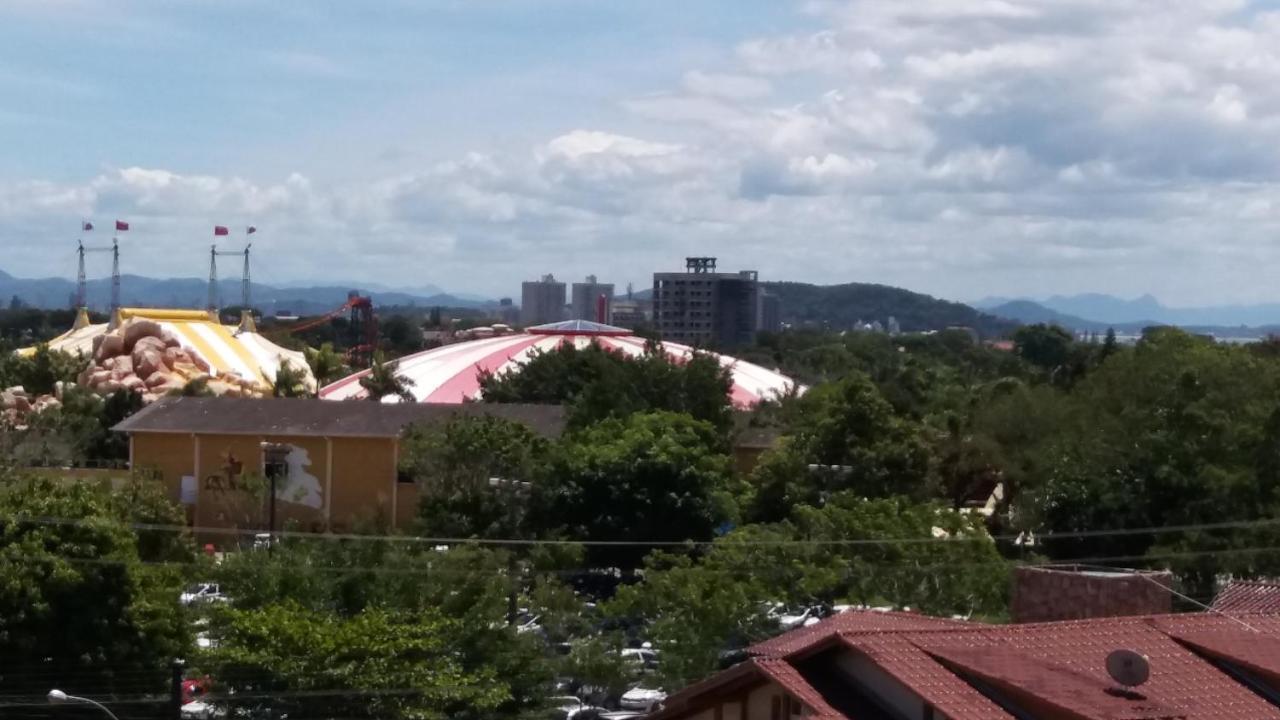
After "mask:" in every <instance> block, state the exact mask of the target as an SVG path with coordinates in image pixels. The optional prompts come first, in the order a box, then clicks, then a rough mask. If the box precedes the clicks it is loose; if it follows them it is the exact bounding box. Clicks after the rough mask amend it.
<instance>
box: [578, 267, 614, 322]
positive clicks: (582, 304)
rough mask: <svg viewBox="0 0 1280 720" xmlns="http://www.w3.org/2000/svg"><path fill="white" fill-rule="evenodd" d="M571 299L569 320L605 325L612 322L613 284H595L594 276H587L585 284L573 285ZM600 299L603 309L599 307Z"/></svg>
mask: <svg viewBox="0 0 1280 720" xmlns="http://www.w3.org/2000/svg"><path fill="white" fill-rule="evenodd" d="M572 297H573V301H572V303H571V304H570V312H569V315H570V317H569V319H570V320H590V321H591V322H598V323H605V324H610V323H612V322H613V283H602V282H597V281H596V276H595V275H588V276H587V280H586V282H580V283H574V284H573V288H572ZM601 298H604V300H603V303H604V307H603V308H601V307H600V304H601V302H602V301H601ZM602 309H603V311H604V312H603V317H602V316H601V315H602V313H601V310H602Z"/></svg>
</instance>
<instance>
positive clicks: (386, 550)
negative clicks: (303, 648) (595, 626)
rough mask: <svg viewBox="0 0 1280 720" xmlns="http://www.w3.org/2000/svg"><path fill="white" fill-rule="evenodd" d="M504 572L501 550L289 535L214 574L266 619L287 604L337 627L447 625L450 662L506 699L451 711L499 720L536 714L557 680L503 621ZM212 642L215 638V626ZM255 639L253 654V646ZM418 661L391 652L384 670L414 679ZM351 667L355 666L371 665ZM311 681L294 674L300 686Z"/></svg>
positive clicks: (373, 684) (531, 645) (367, 649)
mask: <svg viewBox="0 0 1280 720" xmlns="http://www.w3.org/2000/svg"><path fill="white" fill-rule="evenodd" d="M507 567H508V561H507V554H506V553H505V552H502V551H496V550H490V549H486V548H481V547H476V546H472V545H466V544H462V545H453V546H451V547H449V548H447V549H443V548H435V547H431V546H425V545H424V544H422V543H417V542H399V541H397V540H396V538H394V537H392V538H388V539H385V540H380V541H372V540H371V541H338V540H333V539H329V538H323V539H321V538H316V539H310V538H307V539H304V538H290V539H286V540H284V541H283V542H281V543H280V544H279V545H277V546H276V547H275V548H274V551H273V552H272V553H263V552H241V553H232V554H229V555H228V556H227V557H226V558H225V559H224V560H223V562H221V563H219V564H218V565H217V566H216V567H215V569H214V571H213V572H214V574H213V577H214V578H215V579H216V580H217V581H218V582H220V583H221V585H222V587H223V589H224V591H225V592H226V593H227V594H228V595H230V596H231V597H233V598H235V608H236V609H237V610H243V611H252V612H254V613H263V614H266V613H272V612H276V609H277V608H280V607H281V606H289V607H295V608H301V609H302V611H303V612H304V613H309V614H311V615H312V617H314V618H318V619H320V620H323V622H324V623H326V624H328V623H333V624H335V625H339V624H342V623H344V622H345V621H346V620H353V619H358V618H360V617H361V616H363V615H366V614H368V613H373V612H386V613H389V614H390V615H389V617H388V619H387V623H388V624H391V625H393V626H395V627H398V626H399V625H400V624H402V623H413V622H417V621H418V619H421V618H428V619H431V618H437V617H438V618H443V619H444V620H445V621H446V622H447V624H448V628H449V630H448V632H447V633H446V635H447V641H448V643H449V649H448V654H449V656H450V657H451V658H453V659H455V660H456V662H457V666H458V667H460V668H461V670H462V671H463V672H464V673H466V674H467V676H468V677H475V678H488V679H489V680H487V681H486V682H487V683H489V684H490V685H491V686H492V689H493V690H494V692H495V693H497V694H498V695H499V696H500V698H501V699H500V701H499V702H498V704H497V706H496V707H495V708H493V709H491V710H490V711H488V712H481V711H480V710H479V708H478V707H477V706H476V705H474V704H472V705H464V706H460V707H457V708H454V710H453V712H454V715H453V716H454V717H464V718H465V717H476V716H487V717H494V718H501V717H516V716H520V715H521V714H522V713H525V712H527V711H529V710H530V709H534V708H537V707H539V702H540V701H541V700H542V699H543V698H545V697H547V695H548V694H549V682H550V679H551V676H550V668H549V666H548V665H547V664H546V663H545V661H544V660H543V655H542V648H541V647H540V641H539V640H538V639H537V638H536V637H535V636H533V635H532V634H521V633H517V632H516V631H515V629H514V628H511V627H508V626H507V625H506V624H505V623H503V622H502V618H503V616H504V614H505V612H506V606H507V592H508V589H509V587H510V585H509V582H508V577H507ZM214 635H215V637H218V631H217V629H216V628H215V633H214ZM219 639H221V638H219ZM251 642H252V641H251ZM251 642H250V644H248V645H247V649H250V650H252V649H253V645H252V644H251ZM221 648H222V646H221V645H220V646H219V648H217V650H216V651H215V654H214V657H212V658H211V659H210V661H209V662H208V665H209V666H210V667H212V668H219V667H222V666H221V665H220V663H221V662H222V661H221V660H220V659H219V658H218V657H217V655H216V653H217V652H218V651H220V650H221ZM356 652H357V653H359V654H361V655H363V654H365V653H368V654H370V658H369V659H368V660H367V662H369V663H373V662H374V660H373V659H372V657H376V656H377V653H378V650H377V648H376V647H373V646H372V645H371V644H366V643H358V644H357V650H356ZM282 654H283V652H282ZM302 657H303V658H304V660H303V662H306V663H311V664H310V665H307V667H308V668H314V667H316V666H318V664H319V663H320V662H321V660H322V656H321V655H320V654H319V653H316V654H315V655H312V654H311V653H309V652H304V653H303V654H302ZM419 660H420V658H419V657H418V656H417V655H413V654H409V655H405V654H398V653H394V652H393V653H390V654H388V655H387V657H386V658H385V659H384V660H383V661H382V662H383V664H382V665H379V667H381V668H383V669H384V670H385V671H386V672H388V673H390V674H392V675H395V676H406V675H408V676H410V677H411V676H412V673H415V672H417V670H416V669H415V667H414V665H416V663H418V662H419ZM353 662H355V663H356V665H357V667H358V665H359V663H364V662H366V661H365V660H360V659H359V658H357V659H356V660H354V661H353ZM406 664H407V665H409V666H410V667H404V666H405V665H406ZM370 672H372V669H370ZM250 674H252V673H250ZM309 674H311V673H310V672H306V673H299V674H298V675H297V676H295V677H296V678H298V679H297V681H298V682H303V681H305V679H306V676H307V675H309ZM336 677H337V676H336V675H330V676H326V680H332V681H334V682H336V679H335V678H336ZM352 678H365V679H358V680H357V679H352ZM345 681H346V682H347V683H348V686H349V687H351V686H355V687H353V689H354V690H358V691H362V692H365V693H373V692H376V691H379V689H382V688H386V687H387V686H386V685H385V684H380V683H381V681H379V680H377V679H376V678H371V679H370V678H369V676H368V675H367V674H366V673H363V672H361V673H359V674H355V675H351V676H348V678H347V679H346V680H345ZM403 687H414V686H403ZM335 689H340V688H336V687H335ZM354 697H357V696H356V695H354V694H353V698H354ZM362 697H364V698H365V699H367V697H368V695H367V694H366V695H364V696H362ZM352 702H354V699H353V700H352ZM397 712H399V710H397ZM405 712H408V711H407V710H406V711H405ZM362 716H363V715H359V714H357V715H355V716H354V717H362Z"/></svg>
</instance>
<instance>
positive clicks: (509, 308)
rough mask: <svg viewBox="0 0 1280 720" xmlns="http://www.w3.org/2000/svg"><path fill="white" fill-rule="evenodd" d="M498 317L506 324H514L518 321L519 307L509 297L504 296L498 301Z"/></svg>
mask: <svg viewBox="0 0 1280 720" xmlns="http://www.w3.org/2000/svg"><path fill="white" fill-rule="evenodd" d="M498 317H499V318H500V319H501V320H502V322H504V323H506V324H508V325H515V324H516V323H518V322H520V308H518V307H516V304H515V303H514V302H512V300H511V298H509V297H504V298H502V299H501V300H499V301H498Z"/></svg>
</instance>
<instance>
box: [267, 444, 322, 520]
mask: <svg viewBox="0 0 1280 720" xmlns="http://www.w3.org/2000/svg"><path fill="white" fill-rule="evenodd" d="M285 464H286V466H287V467H288V471H287V472H286V473H285V482H284V483H283V484H281V485H277V486H276V497H277V498H279V499H281V500H284V501H285V502H291V503H297V504H299V505H306V506H307V507H309V508H315V509H317V510H318V509H320V507H321V506H323V505H324V498H323V496H322V495H321V492H320V479H319V478H317V477H316V476H315V475H312V474H311V473H309V472H307V468H309V467H311V453H309V452H307V449H306V448H301V447H298V446H297V445H290V446H289V454H288V455H287V456H285Z"/></svg>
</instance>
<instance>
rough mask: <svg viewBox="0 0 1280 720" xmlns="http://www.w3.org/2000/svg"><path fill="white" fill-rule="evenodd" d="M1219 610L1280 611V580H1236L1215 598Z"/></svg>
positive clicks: (1234, 611) (1214, 602)
mask: <svg viewBox="0 0 1280 720" xmlns="http://www.w3.org/2000/svg"><path fill="white" fill-rule="evenodd" d="M1213 609H1214V610H1217V611H1218V612H1228V613H1238V612H1267V613H1274V612H1280V582H1267V581H1243V580H1236V581H1234V582H1232V583H1231V584H1230V585H1228V586H1227V587H1226V588H1224V589H1223V591H1222V592H1220V593H1218V597H1216V598H1214V599H1213Z"/></svg>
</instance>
